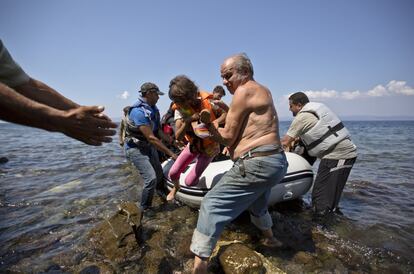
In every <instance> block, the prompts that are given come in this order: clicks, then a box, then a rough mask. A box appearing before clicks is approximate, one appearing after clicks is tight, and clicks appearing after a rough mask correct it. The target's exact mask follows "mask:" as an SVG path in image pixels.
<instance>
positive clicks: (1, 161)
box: [0, 157, 9, 164]
mask: <svg viewBox="0 0 414 274" xmlns="http://www.w3.org/2000/svg"><path fill="white" fill-rule="evenodd" d="M8 161H9V159H7V158H6V157H0V164H5V163H7V162H8Z"/></svg>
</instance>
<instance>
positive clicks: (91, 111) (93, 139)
mask: <svg viewBox="0 0 414 274" xmlns="http://www.w3.org/2000/svg"><path fill="white" fill-rule="evenodd" d="M103 110H104V107H102V106H81V107H78V108H74V109H70V110H67V111H64V115H63V116H62V117H59V118H58V120H57V123H56V126H57V130H56V131H59V132H62V133H64V134H65V135H67V136H69V137H72V138H75V139H77V140H79V141H81V142H84V143H86V144H88V145H93V146H100V145H102V143H109V142H111V141H112V138H110V136H112V135H114V134H115V133H116V131H115V130H113V129H111V128H116V127H117V125H116V124H114V123H113V122H112V121H111V119H109V117H108V116H106V115H105V114H103Z"/></svg>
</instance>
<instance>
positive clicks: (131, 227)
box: [89, 202, 141, 264]
mask: <svg viewBox="0 0 414 274" xmlns="http://www.w3.org/2000/svg"><path fill="white" fill-rule="evenodd" d="M140 226H141V211H140V210H139V209H138V207H137V206H136V205H135V204H134V203H132V202H124V203H122V204H120V205H119V206H118V212H117V213H115V214H114V215H113V216H112V217H110V218H109V219H106V220H105V221H103V222H102V223H101V224H100V225H98V226H97V227H95V228H93V229H92V230H91V232H90V233H89V241H90V243H91V244H92V246H93V248H94V249H95V250H96V251H97V252H98V253H99V254H102V255H104V257H106V258H107V259H109V260H110V261H113V262H115V263H117V264H122V263H125V262H128V261H131V260H134V259H137V257H136V256H137V255H135V256H131V254H137V253H138V252H134V251H137V249H138V247H139V230H140Z"/></svg>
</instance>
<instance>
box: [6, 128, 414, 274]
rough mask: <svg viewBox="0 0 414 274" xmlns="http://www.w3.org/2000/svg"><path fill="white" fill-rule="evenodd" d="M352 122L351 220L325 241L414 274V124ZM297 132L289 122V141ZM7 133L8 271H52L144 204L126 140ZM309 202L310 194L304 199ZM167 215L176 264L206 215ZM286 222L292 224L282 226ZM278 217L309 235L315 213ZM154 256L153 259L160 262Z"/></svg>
mask: <svg viewBox="0 0 414 274" xmlns="http://www.w3.org/2000/svg"><path fill="white" fill-rule="evenodd" d="M345 124H346V126H347V127H348V129H349V130H350V131H351V134H352V137H353V140H354V142H355V143H356V145H357V146H358V149H359V156H358V159H357V162H356V164H355V167H354V169H353V170H352V172H351V176H350V178H349V182H348V184H347V186H346V188H345V190H344V194H343V198H342V202H341V207H342V211H343V213H344V217H342V218H340V219H339V220H337V221H336V223H335V224H334V225H333V226H331V227H330V228H329V229H328V230H321V231H322V232H321V233H323V234H324V235H325V236H326V237H331V238H332V241H335V243H336V244H335V246H336V248H337V249H340V247H341V246H342V247H343V249H344V250H348V249H350V250H352V249H353V250H359V251H358V252H360V253H361V254H366V257H365V259H367V258H368V259H372V260H374V261H376V262H379V263H382V264H389V265H395V264H397V265H400V266H399V268H398V267H397V269H400V270H402V271H407V270H411V271H412V269H413V267H412V262H411V261H410V260H411V259H412V258H414V213H413V210H412V209H413V208H414V202H413V199H412V197H413V195H414V184H413V181H412V180H413V178H414V172H413V170H412V166H413V164H414V122H345ZM288 125H289V124H288V123H282V124H281V133H282V134H283V133H285V132H286V130H287V127H288ZM0 132H1V134H0V157H7V158H8V160H9V161H8V162H7V163H3V164H0V242H1V246H0V261H1V264H0V270H7V269H8V270H16V271H23V272H28V271H32V270H34V269H37V271H44V270H46V269H48V267H50V266H51V265H54V264H57V261H56V260H57V259H56V258H58V257H59V256H61V255H62V254H65V253H68V252H70V251H73V250H77V248H78V247H79V246H80V245H81V244H82V243H83V241H84V240H85V236H86V234H87V233H88V231H89V230H90V229H91V228H92V227H94V226H95V225H96V224H98V223H99V222H100V221H102V220H103V219H105V218H106V217H107V216H109V215H112V214H113V213H114V211H115V208H116V205H117V204H118V203H120V202H121V201H126V200H130V201H136V200H137V197H138V193H139V191H140V188H141V186H140V185H138V184H137V182H138V181H139V180H140V178H139V174H138V173H137V172H136V171H135V170H134V169H133V168H132V167H131V166H130V165H129V164H128V163H127V162H126V160H125V157H124V155H123V152H122V151H121V149H120V148H119V146H118V145H117V142H113V143H111V144H107V145H104V146H102V147H89V146H86V145H83V144H80V143H79V142H76V141H73V140H71V139H69V138H66V137H64V136H62V135H60V134H51V133H45V132H44V131H41V130H37V129H32V128H26V127H20V126H16V125H10V124H0ZM309 200H310V198H309V195H306V196H305V197H304V201H305V202H306V203H308V202H309ZM163 210H166V209H165V208H160V209H159V211H158V212H157V214H156V216H155V217H154V219H152V220H147V221H146V222H147V223H145V225H146V226H148V227H155V228H157V227H158V228H160V229H161V230H162V232H164V231H165V234H162V235H161V234H160V236H159V237H169V238H168V241H166V243H167V244H165V246H161V247H160V248H161V250H162V249H165V252H167V253H168V254H169V255H168V256H172V257H174V256H175V255H174V254H176V253H177V252H178V253H179V252H180V251H177V250H186V248H185V247H180V249H176V247H177V246H181V245H185V244H187V242H188V239H187V238H189V237H191V233H192V229H193V228H194V227H193V225H194V223H195V221H196V216H197V211H193V210H185V211H183V212H184V213H183V212H182V211H181V209H180V207H174V208H172V209H169V210H166V211H163ZM280 214H282V216H285V217H284V218H282V219H278V218H279V217H278V216H279V215H280ZM272 216H274V220H275V224H276V223H277V222H276V221H277V220H279V224H276V225H275V231H277V232H279V233H282V232H283V231H284V230H287V231H288V230H290V231H293V230H294V231H299V232H304V231H307V230H306V229H302V230H300V229H298V227H300V226H301V225H302V224H303V223H301V222H303V221H305V226H306V221H307V220H309V219H310V217H309V216H310V214H309V210H307V209H306V208H305V209H304V208H303V207H298V208H297V209H295V210H293V209H292V205H291V204H290V205H289V208H288V209H286V208H283V206H279V207H276V210H274V211H272ZM289 218H292V219H289ZM297 220H302V221H301V222H299V221H297ZM183 222H184V223H185V222H188V223H187V224H186V225H184V226H183ZM289 222H290V224H289ZM232 226H233V225H231V226H230V229H231V228H232ZM183 228H185V229H184V231H183ZM299 232H298V233H297V234H295V237H297V238H300V239H301V240H302V244H303V243H306V241H307V239H306V237H307V236H306V235H307V234H306V233H303V235H305V236H303V235H302V236H300V233H299ZM286 233H287V232H286ZM290 233H291V234H286V235H290V236H286V237H287V238H288V237H291V235H292V232H290ZM163 235H164V236H163ZM173 235H175V236H174V237H172V236H173ZM246 237H247V236H246ZM281 237H282V238H283V236H281ZM148 239H150V238H149V236H148ZM282 240H283V239H282ZM183 252H184V251H183ZM283 252H285V253H283ZM283 252H282V253H277V254H268V255H269V256H270V257H272V258H274V260H275V261H278V263H279V264H280V265H282V266H283V265H285V266H286V267H287V268H286V269H289V267H288V266H287V264H288V261H285V260H283V259H280V258H283V256H286V254H287V253H288V252H289V251H286V250H285V251H283ZM355 252H356V251H355ZM148 254H149V255H148V257H146V258H145V260H147V261H151V258H152V257H151V256H150V254H151V253H148ZM284 254H285V255H284ZM265 255H266V254H265ZM154 256H155V255H154ZM186 256H188V254H187V255H186ZM341 262H342V263H343V264H344V265H345V266H346V267H347V269H354V270H357V269H358V266H357V265H358V262H356V261H351V262H349V261H347V260H346V258H342V259H341ZM75 263H76V260H75V261H74V262H73V264H75ZM178 263H179V261H178V262H176V263H175V264H178ZM353 264H354V265H353ZM352 265H353V266H352ZM67 267H69V269H70V265H69V266H67ZM316 269H317V268H316ZM321 269H323V267H322V268H321ZM366 271H368V272H369V271H372V268H371V269H368V270H366Z"/></svg>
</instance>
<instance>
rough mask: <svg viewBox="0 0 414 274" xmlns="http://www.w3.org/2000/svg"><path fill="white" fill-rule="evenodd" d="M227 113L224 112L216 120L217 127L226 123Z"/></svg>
mask: <svg viewBox="0 0 414 274" xmlns="http://www.w3.org/2000/svg"><path fill="white" fill-rule="evenodd" d="M226 116H227V112H223V113H222V114H221V115H220V116H219V117H218V118H217V119H216V120H214V121H213V122H214V123H216V124H217V125H222V124H224V122H225V121H226Z"/></svg>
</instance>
